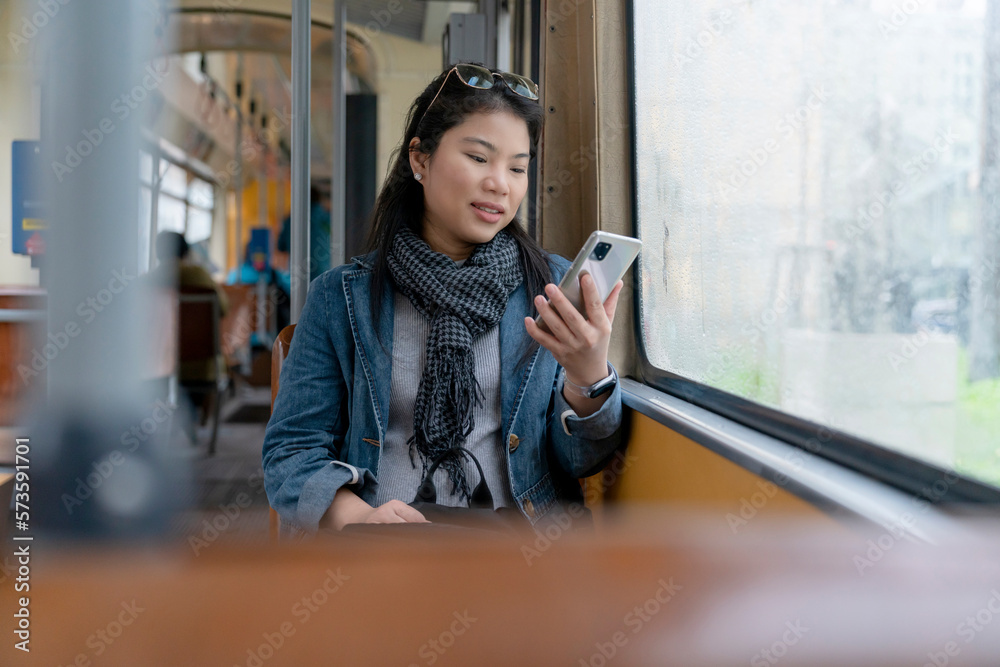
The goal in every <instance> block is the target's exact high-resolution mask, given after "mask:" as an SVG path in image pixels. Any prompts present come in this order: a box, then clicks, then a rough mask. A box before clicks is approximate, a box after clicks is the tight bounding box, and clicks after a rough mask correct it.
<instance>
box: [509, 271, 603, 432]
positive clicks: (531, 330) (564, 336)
mask: <svg viewBox="0 0 1000 667" xmlns="http://www.w3.org/2000/svg"><path fill="white" fill-rule="evenodd" d="M621 289H622V281H620V280H619V281H618V283H617V284H616V285H615V287H614V289H612V290H611V294H609V295H608V298H607V299H605V301H604V303H603V304H602V303H601V299H600V295H599V294H598V293H597V286H596V285H595V284H594V279H593V278H592V277H590V275H589V274H583V275H582V276H580V294H581V295H582V297H583V302H584V308H585V309H586V311H587V316H586V318H585V317H584V316H583V315H581V314H580V311H578V310H577V309H576V307H575V306H574V305H573V304H572V303H570V301H569V299H567V298H566V295H565V294H563V293H562V290H560V289H559V288H558V287H557V286H555V285H553V284H551V283H550V284H548V285H546V286H545V293H546V294H547V295H548V296H549V299H550V300H549V301H546V300H545V297H544V296H542V295H538V296H536V297H535V307H536V308H538V312H539V314H540V315H541V316H542V320H544V322H545V324H546V326H547V327H548V328H549V331H551V332H552V333H548V332H546V331H543V330H542V329H540V328H539V327H538V325H537V324H535V321H534V320H533V319H532V318H530V317H526V318H524V326H525V328H526V329H527V330H528V335H529V336H531V337H532V338H534V339H535V340H536V341H538V343H539V345H541V346H543V347H544V348H545V349H547V350H548V351H549V352H551V353H552V356H553V357H555V359H556V361H557V362H559V365H560V366H562V367H563V368H564V369H565V370H566V379H567V380H569V381H570V382H572V383H573V384H576V385H580V386H582V387H586V386H589V385H592V384H594V383H595V382H597V381H598V380H601V379H603V378H605V377H607V376H608V345H609V344H610V342H611V323H612V321H613V320H614V318H615V308H616V307H617V306H618V295H619V294H620V293H621ZM588 400H597V399H588ZM600 403H603V400H602V401H600ZM571 405H572V403H571ZM573 407H574V408H575V407H576V406H575V405H574V406H573ZM578 412H579V411H578ZM581 416H582V415H581Z"/></svg>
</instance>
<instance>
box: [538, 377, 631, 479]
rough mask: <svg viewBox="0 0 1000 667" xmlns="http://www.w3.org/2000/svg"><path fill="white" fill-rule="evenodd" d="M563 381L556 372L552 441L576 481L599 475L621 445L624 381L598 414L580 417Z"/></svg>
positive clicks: (558, 455) (561, 462)
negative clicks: (568, 396) (622, 385)
mask: <svg viewBox="0 0 1000 667" xmlns="http://www.w3.org/2000/svg"><path fill="white" fill-rule="evenodd" d="M563 378H564V375H563V373H562V372H559V373H557V374H556V381H555V383H554V384H553V388H552V394H553V395H552V411H551V413H550V415H549V424H548V432H549V438H550V440H551V443H552V448H553V450H554V451H555V455H556V459H557V460H558V461H559V464H560V465H561V466H562V467H563V469H565V470H566V472H568V473H569V474H571V475H573V476H574V477H577V478H581V477H588V476H590V475H593V474H596V473H597V472H599V471H600V470H601V468H603V467H604V466H605V465H606V464H607V462H608V461H609V460H610V459H611V457H612V456H614V453H615V451H617V449H618V448H619V446H621V444H622V437H621V424H622V392H621V382H618V383H616V384H615V388H614V390H612V392H611V395H610V396H608V399H607V400H606V401H604V405H602V406H601V407H600V409H599V410H598V411H597V412H595V413H594V414H592V415H588V416H586V417H579V416H577V414H576V412H574V411H573V408H572V407H570V405H569V403H567V402H566V398H565V397H564V396H563ZM567 411H568V412H569V414H568V415H566V417H565V420H564V419H563V415H564V414H566V413H567ZM564 422H565V428H564ZM567 430H568V431H569V432H568V433H567Z"/></svg>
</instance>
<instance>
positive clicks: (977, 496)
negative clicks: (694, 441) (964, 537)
mask: <svg viewBox="0 0 1000 667" xmlns="http://www.w3.org/2000/svg"><path fill="white" fill-rule="evenodd" d="M625 5H626V7H625V43H626V45H627V49H626V50H627V53H626V54H625V56H626V58H625V59H626V72H627V76H626V82H625V85H626V88H627V89H628V99H627V103H628V114H629V125H630V127H629V137H628V138H629V142H630V144H629V160H630V166H631V169H632V179H631V181H632V182H631V184H630V188H631V207H632V211H631V217H632V234H633V236H635V237H636V238H641V237H640V236H639V232H640V223H639V217H638V211H639V186H638V173H639V170H638V168H639V164H638V155H637V151H636V145H637V133H636V120H637V108H636V104H637V95H636V41H635V28H636V23H635V1H634V0H626V3H625ZM641 272H642V265H641V261H640V262H636V265H635V268H634V273H633V290H632V292H633V308H634V312H635V317H634V318H633V321H632V325H633V335H634V336H635V345H636V356H637V359H638V365H639V370H640V373H641V382H642V383H643V384H645V385H647V386H649V387H652V388H654V389H657V390H659V391H662V392H664V393H666V394H669V395H671V396H674V397H677V398H679V399H681V400H683V401H686V402H688V403H691V404H692V405H695V406H697V407H699V408H703V409H705V410H709V411H710V412H713V413H715V414H718V415H721V416H723V417H725V418H727V419H730V420H732V421H734V422H736V423H738V424H741V425H743V426H747V427H749V428H751V429H753V430H755V431H757V432H759V433H762V434H764V435H767V436H770V437H773V438H775V439H777V440H780V441H783V442H785V443H788V444H789V445H792V446H794V447H797V448H799V449H802V450H803V451H804V452H807V453H810V454H812V455H813V456H818V457H820V458H823V459H826V460H829V461H831V462H833V463H836V464H838V465H841V466H843V467H845V468H847V469H850V470H853V471H855V472H858V473H860V474H862V475H864V476H866V477H869V478H872V479H875V480H877V481H879V482H882V483H884V484H887V485H889V486H891V487H894V488H896V489H899V490H901V491H904V492H906V493H909V494H911V495H913V496H916V497H919V498H922V499H924V500H926V501H927V502H929V503H931V504H942V505H947V504H960V503H964V504H1000V488H997V487H994V486H992V485H990V484H987V483H985V482H981V481H979V480H977V479H974V478H971V477H968V476H967V475H965V474H963V473H961V472H959V471H956V470H950V469H945V468H943V467H941V466H937V465H934V464H932V463H929V462H927V461H924V460H922V459H917V458H915V457H913V456H910V455H908V454H905V453H903V452H900V451H897V450H894V449H890V448H888V447H885V446H882V445H877V444H875V443H873V442H871V441H868V440H865V439H864V438H861V437H858V436H855V435H851V434H848V433H844V432H842V431H837V430H836V429H832V428H829V427H826V426H823V425H821V424H817V423H815V422H812V421H809V420H807V419H804V418H802V417H796V416H794V415H791V414H789V413H786V412H782V411H780V410H778V409H775V408H772V407H768V406H766V405H763V404H760V403H755V402H753V401H750V400H748V399H745V398H742V397H740V396H737V395H735V394H731V393H729V392H726V391H723V390H721V389H717V388H715V387H712V386H710V385H706V384H702V383H700V382H696V381H694V380H691V379H689V378H686V377H683V376H681V375H678V374H676V373H672V372H670V371H667V370H664V369H662V368H658V367H656V366H654V365H653V364H652V363H651V362H650V360H649V355H648V354H647V350H646V340H645V337H644V335H643V326H642V324H643V307H642V284H643V281H642V273H641ZM820 434H822V437H823V438H824V439H825V440H824V441H823V442H822V444H821V446H820V448H819V449H818V450H817V449H816V442H817V441H818V440H820V437H819V436H820ZM942 480H946V481H947V483H946V485H945V486H946V489H945V490H944V491H943V492H941V491H939V490H937V488H935V487H934V485H935V483H938V482H941V481H942Z"/></svg>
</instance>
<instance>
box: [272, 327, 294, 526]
mask: <svg viewBox="0 0 1000 667" xmlns="http://www.w3.org/2000/svg"><path fill="white" fill-rule="evenodd" d="M294 333H295V325H294V324H292V325H289V326H287V327H285V328H284V329H282V330H281V333H279V334H278V337H277V338H275V339H274V345H272V346H271V410H272V411H273V410H274V398H275V397H276V396H277V395H278V384H279V381H280V379H281V365H282V364H283V363H284V362H285V357H287V356H288V348H289V347H290V346H291V344H292V335H293V334H294ZM280 528H281V521H280V519H279V518H278V513H277V512H275V511H274V508H273V507H272V508H271V519H270V525H269V527H268V532H269V534H270V536H271V541H272V542H276V541H277V540H278V531H279V529H280Z"/></svg>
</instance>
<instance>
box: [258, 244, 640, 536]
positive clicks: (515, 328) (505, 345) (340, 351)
mask: <svg viewBox="0 0 1000 667" xmlns="http://www.w3.org/2000/svg"><path fill="white" fill-rule="evenodd" d="M373 262H374V253H372V254H369V255H365V256H363V257H356V258H354V260H353V263H352V264H345V265H343V266H339V267H337V268H335V269H333V270H331V271H327V272H326V273H324V274H322V275H321V276H319V277H318V278H317V279H316V280H315V281H314V282H313V283H312V286H311V288H310V290H309V294H308V297H307V298H306V304H305V307H304V308H303V310H302V314H301V317H300V319H299V322H298V326H297V327H296V329H295V336H294V338H293V339H292V344H291V347H290V349H289V352H288V359H287V360H286V361H285V362H284V364H283V366H282V369H281V378H280V380H281V383H280V389H279V391H278V395H277V397H276V398H275V401H274V409H273V412H272V414H271V420H270V422H268V425H267V431H266V433H265V435H264V447H263V468H264V482H265V488H266V490H267V497H268V500H269V501H270V503H271V506H272V507H274V508H275V509H276V510H277V512H278V514H279V515H280V516H281V519H282V521H283V522H285V523H287V524H290V525H291V526H294V527H295V528H297V529H299V530H302V531H307V532H313V531H315V530H316V529H317V527H318V524H319V520H320V518H321V517H322V516H323V514H324V513H325V512H326V510H327V509H328V508H329V507H330V504H331V503H332V502H333V497H334V495H335V494H336V493H337V490H338V489H340V487H342V486H344V485H345V484H346V485H350V488H351V489H352V490H353V491H354V492H355V493H356V494H357V495H358V496H360V497H361V498H362V499H364V500H365V501H366V502H368V503H369V504H370V505H374V501H375V492H376V488H377V485H378V469H379V458H380V456H379V455H380V453H381V445H382V443H383V442H384V441H385V434H386V431H387V426H388V425H387V423H386V420H387V419H388V415H389V387H390V384H391V376H392V339H393V314H394V313H393V310H394V307H393V295H392V288H391V287H390V286H388V285H387V286H385V287H384V290H385V291H384V293H383V298H382V303H381V314H380V318H379V329H378V331H377V332H376V330H375V327H374V320H373V318H372V312H371V300H370V296H371V289H372V266H373ZM550 265H551V268H552V272H553V274H554V275H555V277H556V279H557V280H558V278H559V277H560V276H561V275H562V274H563V273H564V272H565V271H566V269H567V268H568V266H569V262H567V261H566V260H565V259H563V258H561V257H557V256H555V255H553V256H551V259H550ZM532 296H533V295H532ZM530 306H531V297H529V295H528V294H526V289H525V286H524V284H523V283H522V284H521V285H519V286H518V287H517V288H516V289H515V290H514V291H513V292H512V293H511V295H510V297H509V299H508V301H507V308H506V311H505V312H504V315H503V318H502V319H501V320H500V348H501V350H500V357H501V360H500V365H501V381H500V396H501V410H502V419H501V424H502V433H501V436H502V441H501V442H503V443H504V444H505V445H507V451H508V455H507V458H508V470H509V471H510V485H511V493H512V495H513V497H514V499H515V501H516V503H517V507H518V508H519V509H520V510H521V513H522V514H523V515H524V516H525V517H526V518H527V519H528V520H529V521H530V522H531V523H532V524H535V523H536V522H538V521H539V520H540V519H541V518H542V517H544V516H545V515H546V514H547V513H549V512H551V511H552V510H554V508H555V507H556V506H557V500H568V501H580V500H582V493H581V490H580V486H579V482H578V481H577V478H581V477H586V476H589V475H592V474H596V473H597V472H599V471H600V470H601V469H602V468H603V466H604V465H605V464H606V463H607V462H608V461H609V460H610V459H611V457H612V456H613V455H614V453H615V450H616V449H617V448H618V446H619V444H620V442H621V437H620V433H619V431H620V424H621V414H622V409H621V389H620V387H619V386H615V389H614V391H613V392H612V394H611V396H610V397H609V398H608V399H607V400H606V401H605V403H604V405H603V406H602V407H601V408H600V410H598V411H597V412H596V413H594V414H592V415H589V416H587V417H584V418H581V417H577V416H576V414H575V413H573V412H572V408H570V407H569V404H568V403H566V400H565V398H564V397H563V395H562V375H563V374H562V373H560V372H559V370H560V368H559V365H558V364H557V363H556V360H555V359H554V358H553V357H552V355H551V353H549V351H548V350H546V349H545V348H542V347H539V348H538V349H537V350H536V351H535V353H534V354H533V355H532V356H531V357H530V358H529V359H528V360H527V361H523V362H522V358H523V350H524V348H523V341H524V340H525V339H526V338H527V337H528V335H527V332H525V330H524V317H525V316H527V315H528V314H529V313H530ZM376 335H377V337H376ZM567 411H569V413H568V414H565V413H566V412H567ZM564 424H565V426H564ZM400 500H403V501H404V502H409V501H410V500H411V499H409V498H401V499H400Z"/></svg>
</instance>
